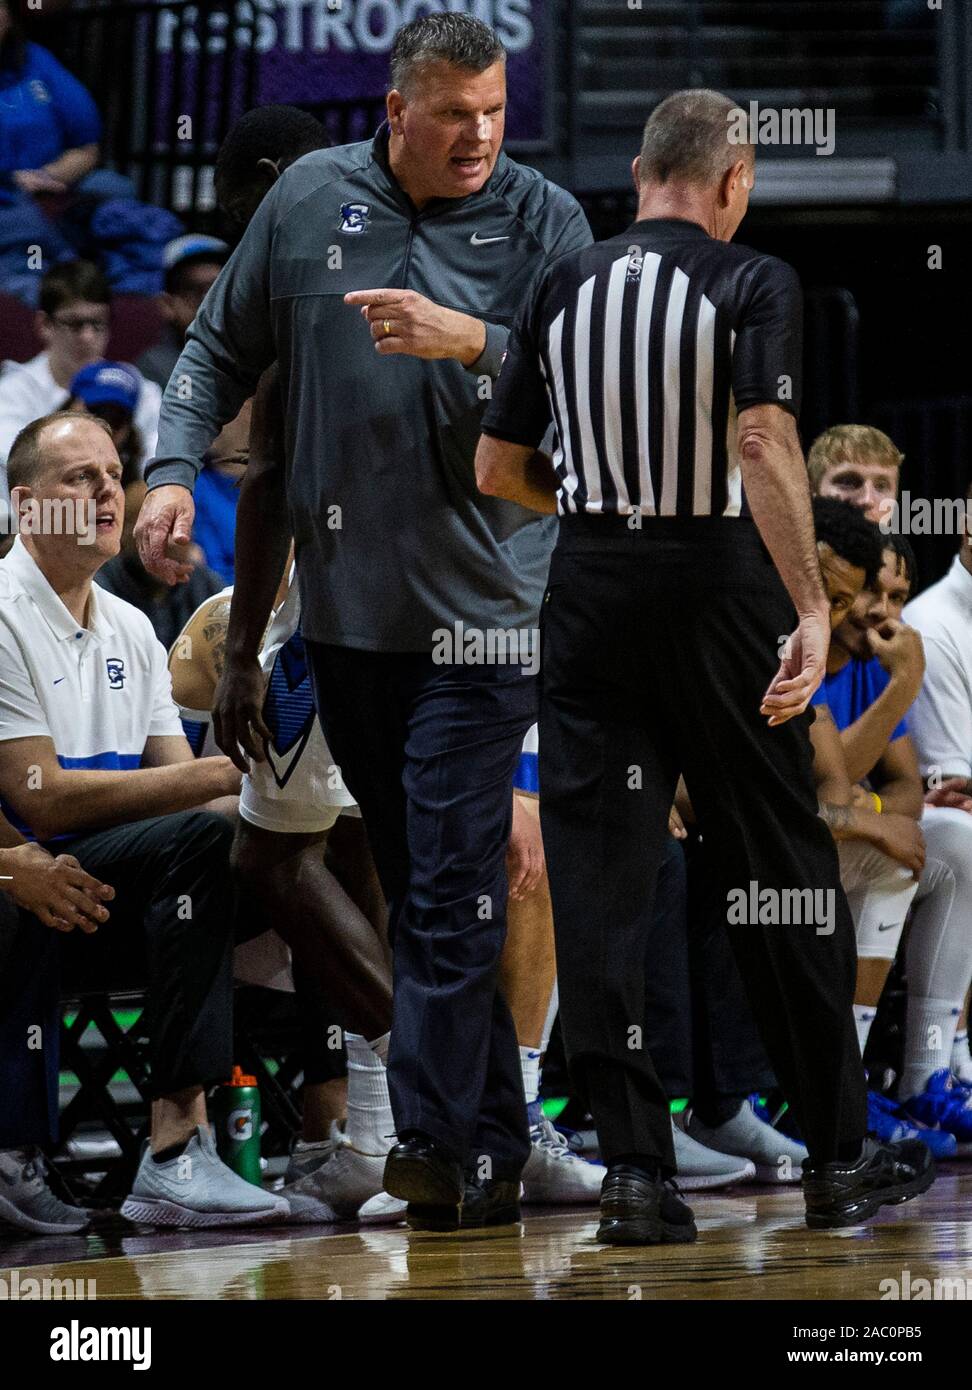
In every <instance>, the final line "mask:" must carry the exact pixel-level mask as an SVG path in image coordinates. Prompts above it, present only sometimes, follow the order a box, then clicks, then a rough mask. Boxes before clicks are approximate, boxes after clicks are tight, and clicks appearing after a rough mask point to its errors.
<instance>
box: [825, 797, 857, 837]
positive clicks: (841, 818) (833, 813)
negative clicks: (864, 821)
mask: <svg viewBox="0 0 972 1390" xmlns="http://www.w3.org/2000/svg"><path fill="white" fill-rule="evenodd" d="M820 818H821V820H822V821H823V822H824V824H825V825H826V827H827V829H828V830H829V831H830V833H831V835H833V837H834V839H835V840H842V839H844V838H845V836H846V834H847V832H848V830H849V829H850V828H851V827H852V825H853V823H854V808H853V806H835V805H834V803H833V802H832V801H824V802H822V803H821V806H820Z"/></svg>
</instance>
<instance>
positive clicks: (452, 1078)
mask: <svg viewBox="0 0 972 1390" xmlns="http://www.w3.org/2000/svg"><path fill="white" fill-rule="evenodd" d="M306 647H307V656H308V664H309V666H310V669H311V673H312V678H313V683H314V695H315V700H316V702H317V708H318V712H319V714H320V718H321V725H322V727H323V730H324V735H325V737H326V739H327V742H328V746H329V747H330V750H331V754H332V756H333V757H334V759H335V762H336V763H337V764H338V765H339V766H340V768H341V773H342V776H343V778H344V780H345V782H346V784H347V786H348V788H349V790H350V791H351V793H352V795H353V796H354V797H355V799H356V800H357V802H358V805H359V806H360V807H361V813H362V815H363V816H364V821H365V825H366V826H367V829H368V837H369V840H370V842H371V849H372V853H373V855H374V858H375V865H376V867H377V870H378V876H379V878H380V880H381V885H382V888H383V890H384V893H385V897H386V898H387V899H388V904H389V927H388V930H389V938H390V940H391V943H392V949H393V954H394V1002H393V1012H392V1034H391V1046H390V1051H389V1057H388V1085H389V1092H390V1095H391V1103H392V1112H393V1114H394V1117H395V1127H396V1130H397V1132H398V1133H399V1134H402V1133H404V1132H405V1131H407V1130H420V1131H421V1132H422V1133H424V1134H426V1135H428V1136H430V1137H431V1138H432V1139H434V1140H437V1141H438V1142H439V1143H440V1144H441V1145H442V1147H443V1148H444V1149H445V1150H446V1151H447V1152H449V1153H450V1154H451V1155H452V1156H453V1157H454V1158H455V1159H457V1160H458V1161H460V1162H463V1163H465V1164H467V1166H469V1167H471V1168H476V1167H478V1165H479V1161H480V1159H481V1158H484V1157H486V1158H489V1160H490V1163H491V1171H492V1175H493V1176H494V1177H506V1176H510V1177H512V1176H515V1175H517V1174H518V1173H519V1171H520V1169H521V1168H522V1167H523V1164H524V1163H525V1162H526V1159H527V1157H528V1155H529V1151H530V1141H529V1134H528V1131H527V1124H526V1107H525V1103H524V1097H523V1083H522V1078H521V1072H520V1061H519V1052H518V1050H517V1041H516V1032H515V1029H514V1027H513V1020H512V1018H511V1016H510V1011H509V1009H508V1007H507V1005H506V1001H505V1000H504V998H503V996H502V995H501V993H500V992H499V988H498V976H499V960H500V953H501V951H502V949H503V941H504V938H505V935H506V893H507V881H506V849H507V844H508V841H509V835H510V826H511V821H512V807H513V773H514V771H515V768H516V763H517V759H518V757H519V754H520V749H521V745H522V743H523V737H524V735H525V733H526V731H527V729H528V728H529V727H530V725H531V724H532V723H534V722H535V719H536V714H537V690H536V679H535V678H534V677H532V676H525V675H524V674H523V673H522V670H521V668H520V667H518V666H498V665H497V666H486V665H482V666H472V665H470V666H459V665H456V666H453V665H437V664H436V663H435V662H434V661H433V660H432V657H431V655H426V654H424V653H395V652H367V651H356V650H353V649H351V648H348V647H338V646H333V645H331V644H325V643H319V642H307V643H306Z"/></svg>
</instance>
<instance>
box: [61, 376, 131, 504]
mask: <svg viewBox="0 0 972 1390" xmlns="http://www.w3.org/2000/svg"><path fill="white" fill-rule="evenodd" d="M141 386H142V383H141V381H140V380H139V376H138V373H137V372H135V371H133V370H132V368H131V367H129V366H128V365H127V364H126V363H125V362H109V361H102V362H91V363H89V364H88V366H87V367H82V368H81V370H80V371H79V372H78V373H77V374H76V375H75V376H74V377H72V379H71V385H70V387H69V388H68V395H67V399H66V400H65V401H64V402H63V404H62V405H61V406H60V407H59V409H61V410H77V411H80V412H81V413H82V414H87V415H97V416H98V418H99V419H100V420H104V422H105V424H106V425H107V426H108V428H109V429H110V430H111V442H112V443H113V444H114V446H115V448H116V449H117V450H118V457H119V458H120V459H121V465H122V472H123V474H124V477H125V482H126V484H127V483H128V482H129V480H131V479H133V478H140V477H141V476H142V460H143V459H144V457H145V445H144V444H143V443H142V436H141V435H140V434H139V431H138V426H137V425H136V423H135V412H136V410H137V409H138V398H139V394H140V392H141Z"/></svg>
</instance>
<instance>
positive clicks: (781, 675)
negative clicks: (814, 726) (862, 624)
mask: <svg viewBox="0 0 972 1390" xmlns="http://www.w3.org/2000/svg"><path fill="white" fill-rule="evenodd" d="M829 649H830V616H829V614H828V613H827V611H826V610H824V611H823V612H821V613H810V614H807V615H806V616H804V617H802V618H801V619H800V623H799V626H798V627H797V629H796V631H795V632H793V633H791V634H790V636H789V638H788V639H787V642H786V646H785V647H784V648H783V658H782V660H781V662H780V669H779V670H778V671H777V673H776V675H775V676H774V677H773V679H772V681H770V684H769V688H768V689H767V691H766V694H765V695H764V696H763V703H762V704H761V705H760V707H759V712H760V714H763V715H768V716H769V725H770V728H773V726H774V725H776V724H785V723H786V721H787V720H788V719H792V718H793V717H794V715H797V714H802V713H803V711H804V710H805V709H806V707H807V705H808V704H809V703H810V699H811V696H812V695H813V693H814V691H815V690H816V689H817V687H818V686H819V684H820V682H821V681H822V680H823V678H824V675H825V673H826V670H827V652H828V651H829Z"/></svg>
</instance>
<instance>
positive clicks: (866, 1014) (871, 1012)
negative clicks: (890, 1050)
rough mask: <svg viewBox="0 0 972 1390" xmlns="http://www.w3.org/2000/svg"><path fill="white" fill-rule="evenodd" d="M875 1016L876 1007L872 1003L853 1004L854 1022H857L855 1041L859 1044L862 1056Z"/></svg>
mask: <svg viewBox="0 0 972 1390" xmlns="http://www.w3.org/2000/svg"><path fill="white" fill-rule="evenodd" d="M876 1017H877V1008H876V1006H875V1005H874V1004H855V1005H854V1022H855V1023H856V1024H857V1041H858V1043H859V1045H860V1049H861V1056H862V1057H863V1056H864V1049H865V1047H866V1046H867V1035H868V1033H870V1031H871V1024H872V1023H873V1022H874V1020H875V1018H876Z"/></svg>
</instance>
